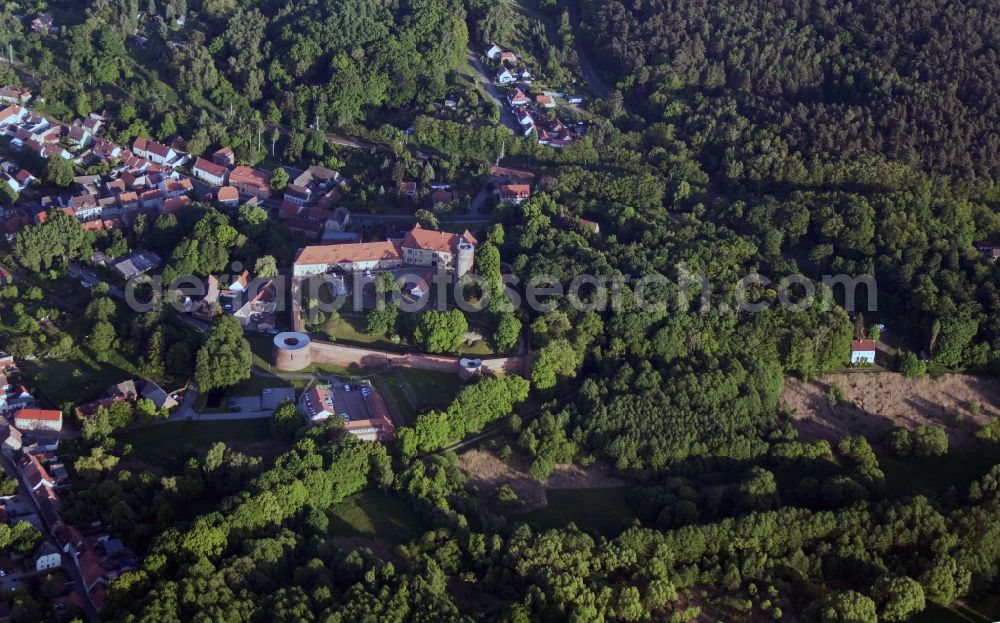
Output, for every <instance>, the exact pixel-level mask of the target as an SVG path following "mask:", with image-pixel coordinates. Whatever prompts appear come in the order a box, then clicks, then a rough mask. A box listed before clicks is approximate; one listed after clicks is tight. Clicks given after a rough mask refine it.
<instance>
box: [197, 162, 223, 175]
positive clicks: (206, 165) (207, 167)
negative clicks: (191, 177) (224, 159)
mask: <svg viewBox="0 0 1000 623" xmlns="http://www.w3.org/2000/svg"><path fill="white" fill-rule="evenodd" d="M194 170H196V171H204V172H205V173H208V174H209V175H214V176H216V177H222V176H224V175H225V174H226V171H227V170H228V169H226V167H224V166H222V165H221V164H215V163H214V162H210V161H208V160H205V159H204V158H198V159H197V160H195V161H194Z"/></svg>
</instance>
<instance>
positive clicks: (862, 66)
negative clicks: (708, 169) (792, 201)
mask: <svg viewBox="0 0 1000 623" xmlns="http://www.w3.org/2000/svg"><path fill="white" fill-rule="evenodd" d="M583 6H584V9H585V10H584V11H583V13H584V14H585V15H586V17H585V20H586V24H587V32H588V34H590V35H591V36H592V37H593V38H592V39H588V40H589V41H592V42H593V45H594V48H595V49H596V50H597V51H599V52H600V54H598V55H595V58H597V59H599V60H600V61H602V62H603V63H604V64H605V67H606V68H607V71H608V72H609V74H610V75H612V76H613V78H614V80H615V81H616V82H620V84H621V85H622V86H623V87H624V89H625V92H626V94H627V99H628V101H629V103H630V104H633V105H634V106H635V108H636V110H637V111H638V112H639V113H640V114H641V115H642V116H643V117H644V118H645V119H648V120H650V121H668V122H671V123H674V124H676V125H678V126H680V127H684V131H685V133H686V134H689V135H695V134H697V135H700V137H701V140H703V141H704V143H705V146H706V147H708V148H709V149H710V151H712V152H714V153H713V156H714V157H715V158H716V159H717V160H719V161H721V160H722V159H723V158H726V157H727V156H729V154H727V153H725V150H726V149H727V148H728V147H732V148H733V149H734V150H735V152H734V153H733V154H732V155H731V156H730V159H732V157H733V156H735V159H736V160H740V161H742V162H744V163H745V164H747V165H748V166H749V168H750V170H751V171H752V170H753V169H755V168H757V167H765V168H766V169H765V170H766V172H767V174H766V177H765V178H764V179H766V180H768V181H784V182H788V183H792V184H797V183H801V182H804V181H806V180H805V179H803V177H804V175H803V174H804V173H805V171H804V170H803V169H804V168H805V167H808V166H809V165H810V163H812V162H813V161H814V159H816V158H818V159H820V160H827V159H854V158H857V157H859V156H862V155H866V154H879V155H882V156H885V157H887V158H890V159H893V160H899V161H902V162H905V163H906V164H910V165H914V166H917V167H920V168H926V169H928V170H932V171H941V172H948V173H956V174H958V175H960V176H962V177H972V176H986V177H996V175H997V174H998V173H1000V133H998V132H1000V131H998V128H997V125H996V123H995V121H996V118H997V115H998V113H1000V110H998V109H997V106H998V104H997V102H996V100H995V98H993V97H990V95H989V94H991V93H994V92H995V91H996V89H997V87H998V86H1000V62H998V57H997V55H998V53H1000V52H998V49H1000V46H998V44H1000V42H998V41H997V37H998V35H997V32H998V29H997V27H998V21H1000V16H998V15H997V13H996V11H995V10H993V7H991V6H990V5H989V4H988V3H982V2H958V3H955V2H945V1H943V0H917V1H914V2H905V3H899V2H891V1H890V0H882V1H876V2H866V3H864V4H862V5H855V4H853V3H849V2H844V1H843V0H821V1H819V2H812V1H808V2H807V1H792V2H783V1H778V0H771V1H767V2H755V3H745V2H730V1H725V2H708V1H705V0H701V1H695V2H675V1H673V0H650V1H646V2H636V3H631V4H629V3H623V2H617V1H612V2H584V3H583ZM751 171H748V173H750V172H751ZM749 177H750V178H751V179H753V178H754V177H755V176H749ZM758 179H760V178H758Z"/></svg>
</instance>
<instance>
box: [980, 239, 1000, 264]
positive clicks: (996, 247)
mask: <svg viewBox="0 0 1000 623" xmlns="http://www.w3.org/2000/svg"><path fill="white" fill-rule="evenodd" d="M975 246H976V250H977V251H979V252H980V253H981V254H982V255H983V257H985V258H986V259H988V260H996V259H1000V243H991V242H977V243H975Z"/></svg>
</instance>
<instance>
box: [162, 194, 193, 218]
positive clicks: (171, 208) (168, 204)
mask: <svg viewBox="0 0 1000 623" xmlns="http://www.w3.org/2000/svg"><path fill="white" fill-rule="evenodd" d="M189 203H191V197H188V196H187V195H181V196H180V197H167V199H166V200H165V201H164V202H163V207H162V208H160V211H161V212H163V213H164V214H177V213H178V212H180V211H181V208H183V207H184V206H186V205H188V204H189Z"/></svg>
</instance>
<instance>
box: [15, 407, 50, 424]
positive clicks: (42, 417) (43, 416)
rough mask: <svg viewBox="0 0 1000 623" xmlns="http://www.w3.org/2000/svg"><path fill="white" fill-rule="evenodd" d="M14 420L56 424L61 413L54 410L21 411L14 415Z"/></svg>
mask: <svg viewBox="0 0 1000 623" xmlns="http://www.w3.org/2000/svg"><path fill="white" fill-rule="evenodd" d="M14 419H15V420H35V421H38V422H58V421H59V420H61V419H62V411H58V410H56V409H21V410H20V411H18V412H17V413H15V414H14Z"/></svg>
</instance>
